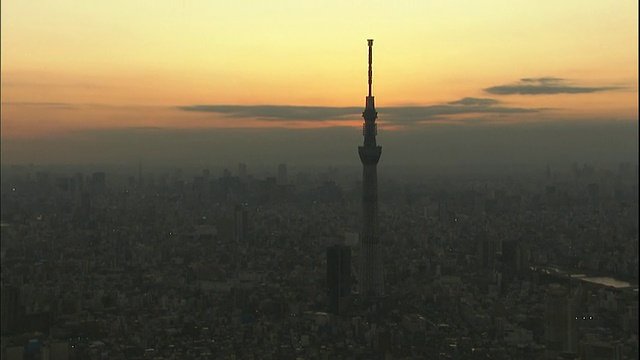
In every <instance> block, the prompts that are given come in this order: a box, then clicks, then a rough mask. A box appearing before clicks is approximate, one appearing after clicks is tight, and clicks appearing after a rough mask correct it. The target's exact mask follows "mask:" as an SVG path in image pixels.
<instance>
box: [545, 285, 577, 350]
mask: <svg viewBox="0 0 640 360" xmlns="http://www.w3.org/2000/svg"><path fill="white" fill-rule="evenodd" d="M576 314H577V311H576V306H575V304H574V302H573V301H572V299H571V297H570V296H569V293H568V291H567V289H565V288H564V287H562V286H561V285H559V284H551V285H550V287H549V290H548V291H547V294H546V298H545V313H544V339H545V346H546V351H547V354H546V357H547V359H556V358H557V357H558V356H560V354H570V353H578V332H577V324H576Z"/></svg>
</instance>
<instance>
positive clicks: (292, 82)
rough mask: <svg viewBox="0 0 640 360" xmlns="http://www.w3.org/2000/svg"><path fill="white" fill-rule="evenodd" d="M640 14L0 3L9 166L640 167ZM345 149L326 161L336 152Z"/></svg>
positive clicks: (599, 6)
mask: <svg viewBox="0 0 640 360" xmlns="http://www.w3.org/2000/svg"><path fill="white" fill-rule="evenodd" d="M637 25H638V22H637V3H636V2H633V1H617V2H613V3H612V2H608V1H583V2H580V3H575V2H563V3H560V4H558V3H552V2H533V1H532V2H511V1H496V2H489V3H484V2H473V1H451V2H446V3H444V2H443V3H431V2H409V3H407V4H404V5H402V6H397V5H395V4H392V3H386V2H373V3H365V2H359V1H350V2H323V3H307V2H302V3H300V2H294V1H275V2H260V1H249V2H242V3H236V2H206V1H175V2H172V1H166V2H158V3H154V4H153V5H151V4H147V3H130V2H124V1H115V2H113V1H110V2H107V3H98V4H96V3H86V2H79V1H57V2H31V1H27V2H17V1H10V2H3V3H2V145H1V146H2V163H3V164H18V163H35V164H91V163H110V164H122V163H133V164H135V163H137V162H138V161H143V162H144V163H147V164H151V163H158V164H162V163H164V164H166V163H181V164H193V165H198V166H199V165H202V164H212V163H219V162H225V161H228V162H229V163H230V164H234V163H236V162H238V161H245V162H248V163H256V164H260V163H268V164H269V163H270V164H275V163H278V162H287V163H290V164H305V165H309V164H311V165H313V164H321V165H353V166H357V164H358V159H357V156H356V155H355V153H354V152H353V146H354V144H355V143H357V142H358V141H359V139H360V136H361V134H360V127H361V117H360V113H361V111H362V106H363V103H362V101H363V100H362V96H363V92H364V90H365V87H364V85H365V79H366V72H365V71H364V69H363V68H362V61H363V54H362V52H361V51H357V50H358V49H359V46H361V44H362V39H366V38H375V39H376V58H375V64H374V66H375V74H374V76H375V79H376V80H375V83H374V89H373V90H374V93H375V95H376V97H377V99H378V102H377V104H376V105H377V108H378V111H379V118H378V123H379V125H378V126H379V129H380V130H381V131H380V135H379V140H380V143H381V144H384V146H385V149H386V150H385V154H384V159H385V163H386V164H387V165H389V166H393V165H426V166H429V165H437V164H461V165H465V164H469V163H488V164H505V163H508V164H511V163H515V164H521V163H529V162H534V163H538V164H545V163H547V162H552V163H554V162H562V163H570V162H574V161H578V162H583V161H600V162H617V161H632V162H633V161H634V160H635V161H637V150H638V125H637V124H638V122H637V119H638V116H637V114H638V110H637V99H638V75H637V74H638V73H637V67H638V47H637V46H638V45H637V44H638V36H637V34H638V32H637ZM329 145H330V146H329Z"/></svg>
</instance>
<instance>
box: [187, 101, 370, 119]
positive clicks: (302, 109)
mask: <svg viewBox="0 0 640 360" xmlns="http://www.w3.org/2000/svg"><path fill="white" fill-rule="evenodd" d="M178 109H180V110H183V111H194V112H212V113H219V114H225V115H227V116H229V117H238V118H247V117H251V118H259V119H262V120H346V119H351V118H354V117H357V116H358V113H359V112H361V111H362V109H361V108H357V107H328V106H291V105H190V106H179V107H178Z"/></svg>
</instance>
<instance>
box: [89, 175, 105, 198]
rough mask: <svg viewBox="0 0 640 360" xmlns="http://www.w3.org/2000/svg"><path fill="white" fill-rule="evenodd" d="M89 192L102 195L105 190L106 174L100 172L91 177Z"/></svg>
mask: <svg viewBox="0 0 640 360" xmlns="http://www.w3.org/2000/svg"><path fill="white" fill-rule="evenodd" d="M91 190H92V191H93V193H94V194H104V193H105V191H106V190H107V174H105V173H104V172H102V171H99V172H96V173H93V175H92V176H91Z"/></svg>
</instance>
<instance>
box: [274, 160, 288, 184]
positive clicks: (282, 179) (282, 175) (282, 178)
mask: <svg viewBox="0 0 640 360" xmlns="http://www.w3.org/2000/svg"><path fill="white" fill-rule="evenodd" d="M276 179H277V182H278V185H287V183H288V182H289V181H288V179H287V164H280V165H278V177H277V178H276Z"/></svg>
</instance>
